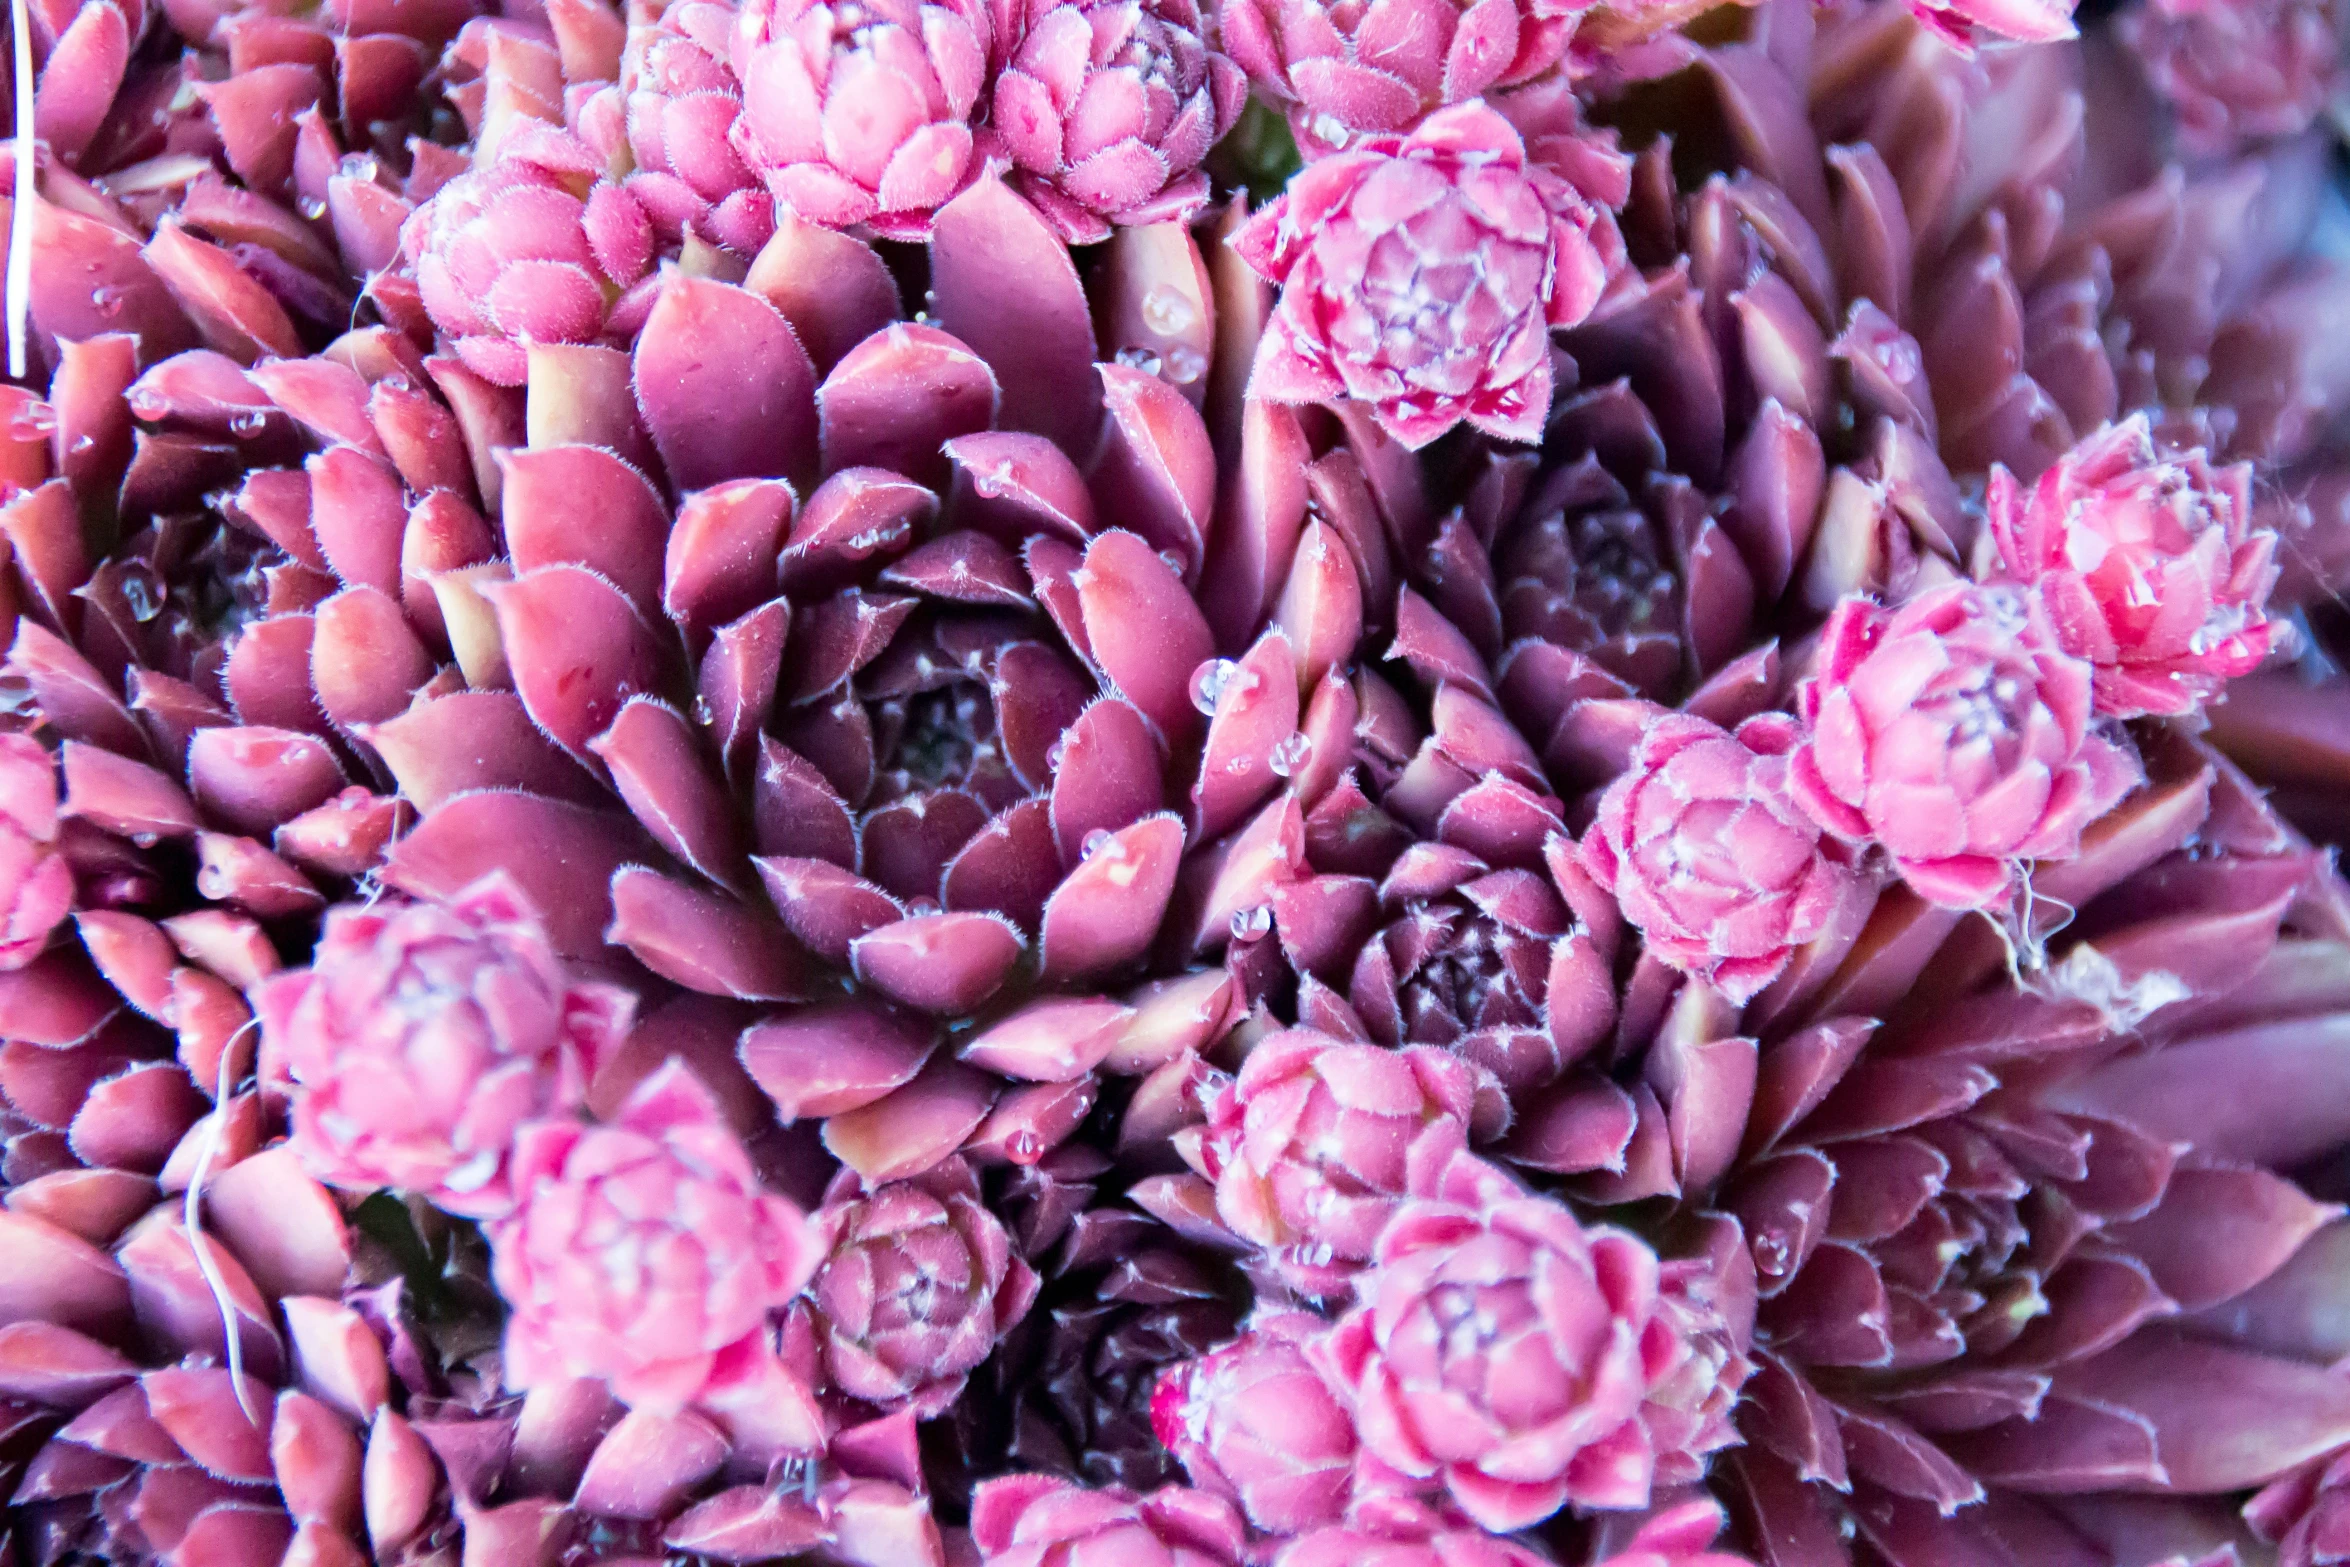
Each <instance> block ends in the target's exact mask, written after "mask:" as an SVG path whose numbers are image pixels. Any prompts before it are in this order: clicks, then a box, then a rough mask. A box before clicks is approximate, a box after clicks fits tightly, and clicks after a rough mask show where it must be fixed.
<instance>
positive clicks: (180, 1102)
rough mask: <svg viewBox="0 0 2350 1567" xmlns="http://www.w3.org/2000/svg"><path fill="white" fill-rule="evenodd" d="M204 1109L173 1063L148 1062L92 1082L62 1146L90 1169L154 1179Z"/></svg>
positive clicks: (184, 1076)
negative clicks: (131, 1171)
mask: <svg viewBox="0 0 2350 1567" xmlns="http://www.w3.org/2000/svg"><path fill="white" fill-rule="evenodd" d="M203 1109H204V1096H203V1095H202V1094H199V1093H197V1092H196V1085H195V1084H194V1083H191V1082H190V1081H188V1074H187V1073H186V1072H184V1071H182V1070H181V1069H180V1067H179V1066H178V1064H177V1063H175V1062H167V1061H157V1062H148V1063H145V1064H143V1065H137V1066H133V1067H131V1068H130V1069H129V1070H128V1071H125V1072H122V1073H119V1074H117V1075H116V1076H113V1077H110V1078H107V1079H106V1080H104V1081H103V1082H100V1083H96V1084H93V1085H92V1086H91V1088H90V1090H89V1092H88V1093H87V1094H86V1095H85V1096H84V1097H83V1099H82V1103H81V1107H80V1108H79V1109H78V1110H77V1111H76V1112H75V1113H74V1118H73V1124H72V1126H71V1127H69V1128H68V1129H67V1131H66V1144H67V1146H68V1147H70V1148H72V1149H73V1151H74V1154H75V1156H76V1157H77V1158H79V1159H81V1160H82V1161H83V1162H84V1163H86V1164H89V1165H91V1166H94V1167H97V1168H101V1169H103V1168H115V1169H124V1170H133V1171H136V1172H138V1173H139V1174H142V1175H153V1174H155V1173H156V1172H158V1171H160V1170H161V1169H162V1168H163V1161H164V1159H165V1158H166V1157H167V1156H169V1154H170V1153H171V1150H172V1146H173V1145H174V1144H175V1143H177V1142H178V1141H179V1140H180V1138H181V1137H182V1136H183V1135H184V1134H185V1133H186V1132H187V1129H188V1128H189V1127H191V1126H193V1125H195V1124H196V1120H197V1118H198V1116H200V1115H201V1114H202V1113H203Z"/></svg>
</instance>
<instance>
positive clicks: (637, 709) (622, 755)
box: [588, 696, 749, 892]
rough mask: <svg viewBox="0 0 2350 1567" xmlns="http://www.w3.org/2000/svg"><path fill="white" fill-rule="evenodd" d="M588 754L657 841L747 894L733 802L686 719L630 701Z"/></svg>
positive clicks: (658, 705)
mask: <svg viewBox="0 0 2350 1567" xmlns="http://www.w3.org/2000/svg"><path fill="white" fill-rule="evenodd" d="M588 749H589V750H590V751H592V752H594V753H595V754H596V755H597V756H598V757H600V758H602V759H603V762H604V765H605V767H606V768H608V769H610V771H611V774H612V787H613V788H615V789H617V790H618V791H619V792H620V797H621V799H623V800H625V801H627V802H628V808H629V810H630V811H631V812H632V813H633V814H634V815H635V817H636V819H637V820H638V821H639V822H641V823H643V824H644V827H645V830H646V831H647V832H650V833H651V834H652V835H653V838H654V841H656V842H657V843H659V844H660V845H661V847H662V848H664V849H667V850H668V851H669V852H670V853H671V854H674V855H675V856H677V858H678V860H679V861H680V862H681V863H683V864H684V865H685V866H686V867H687V868H688V869H690V870H693V871H696V872H698V873H700V874H701V875H702V876H704V877H707V878H708V879H709V880H711V881H714V882H716V883H717V884H718V885H720V886H722V887H726V888H728V889H730V890H733V891H736V892H743V891H747V890H748V888H749V879H748V878H747V877H746V876H745V875H744V874H743V864H742V861H743V856H744V853H745V845H744V844H743V843H742V842H741V841H740V833H739V830H738V825H737V818H736V816H735V811H734V802H733V801H731V800H730V799H728V798H727V793H726V785H725V782H724V781H723V780H722V779H721V778H719V776H718V775H717V773H716V771H715V770H714V769H713V768H712V766H711V763H710V759H709V758H708V757H707V756H706V755H705V754H704V753H703V750H702V746H701V741H700V736H699V734H698V733H697V732H696V730H695V729H694V726H693V725H692V724H691V723H689V722H687V720H686V718H685V716H684V715H683V714H681V713H679V712H678V711H677V710H676V709H675V708H672V707H670V706H669V705H667V704H666V703H663V702H658V701H655V700H654V699H653V698H651V697H645V696H639V697H631V698H629V700H628V701H627V702H626V703H624V704H623V705H622V707H621V709H620V712H619V714H618V716H616V717H615V718H614V719H613V720H612V727H611V728H609V729H607V730H605V731H604V732H603V733H602V734H600V735H597V736H596V737H595V738H594V739H593V740H590V741H589V742H588Z"/></svg>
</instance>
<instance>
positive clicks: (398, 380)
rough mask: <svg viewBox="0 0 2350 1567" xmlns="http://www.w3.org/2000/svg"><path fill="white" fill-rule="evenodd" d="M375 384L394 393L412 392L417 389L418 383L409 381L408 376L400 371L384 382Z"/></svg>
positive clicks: (388, 376) (389, 376) (385, 378)
mask: <svg viewBox="0 0 2350 1567" xmlns="http://www.w3.org/2000/svg"><path fill="white" fill-rule="evenodd" d="M375 384H376V385H378V386H381V387H386V388H388V389H390V390H391V391H394V392H411V391H414V390H415V389H416V383H414V382H413V381H411V380H409V379H408V377H407V375H406V374H405V373H404V372H402V371H399V370H394V371H393V372H392V373H391V374H390V375H387V376H385V377H384V378H383V379H382V380H380V381H378V382H376V383H375Z"/></svg>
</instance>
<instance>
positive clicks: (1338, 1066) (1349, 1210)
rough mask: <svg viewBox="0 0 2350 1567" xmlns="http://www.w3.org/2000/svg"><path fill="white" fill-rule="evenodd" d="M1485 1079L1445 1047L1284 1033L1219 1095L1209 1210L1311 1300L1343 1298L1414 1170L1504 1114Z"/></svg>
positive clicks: (1204, 1143)
mask: <svg viewBox="0 0 2350 1567" xmlns="http://www.w3.org/2000/svg"><path fill="white" fill-rule="evenodd" d="M1507 1113H1508V1112H1507V1109H1506V1107H1505V1105H1504V1103H1503V1101H1502V1098H1501V1093H1500V1088H1499V1085H1498V1084H1496V1083H1495V1081H1494V1080H1493V1078H1492V1075H1491V1074H1490V1073H1487V1072H1485V1071H1483V1070H1481V1069H1480V1068H1478V1067H1476V1066H1473V1065H1471V1064H1470V1063H1469V1062H1468V1061H1466V1060H1464V1059H1462V1058H1461V1057H1459V1056H1457V1055H1454V1054H1453V1053H1452V1052H1450V1051H1447V1050H1442V1049H1438V1048H1436V1047H1434V1046H1429V1045H1412V1046H1407V1047H1405V1048H1404V1049H1401V1050H1387V1049H1382V1048H1380V1047H1379V1046H1376V1045H1367V1044H1351V1043H1346V1042H1343V1041H1340V1040H1335V1039H1331V1038H1329V1037H1328V1036H1326V1035H1322V1034H1317V1033H1315V1032H1314V1031H1312V1030H1310V1029H1293V1030H1290V1031H1288V1032H1286V1033H1283V1034H1279V1035H1276V1036H1275V1037H1273V1038H1271V1039H1268V1040H1265V1041H1263V1042H1262V1043H1261V1044H1259V1045H1258V1046H1257V1047H1256V1049H1254V1050H1253V1051H1251V1052H1250V1054H1249V1058H1248V1060H1247V1061H1246V1062H1245V1063H1244V1064H1243V1065H1242V1067H1241V1069H1240V1074H1239V1076H1238V1077H1237V1078H1235V1079H1234V1080H1233V1082H1232V1085H1231V1086H1230V1087H1229V1088H1228V1089H1226V1090H1225V1091H1224V1092H1223V1094H1222V1095H1221V1096H1220V1097H1219V1098H1218V1099H1217V1100H1216V1102H1215V1104H1214V1106H1213V1107H1212V1108H1211V1111H1210V1115H1209V1121H1208V1125H1207V1127H1206V1129H1205V1132H1204V1135H1203V1137H1202V1140H1201V1154H1202V1158H1203V1159H1204V1161H1205V1162H1206V1163H1207V1165H1208V1166H1209V1173H1210V1174H1211V1175H1212V1177H1213V1179H1214V1180H1215V1183H1216V1212H1217V1214H1218V1215H1219V1216H1220V1217H1221V1218H1222V1219H1223V1221H1224V1222H1225V1223H1226V1224H1227V1225H1229V1226H1231V1228H1232V1231H1233V1233H1234V1234H1236V1235H1238V1236H1240V1237H1241V1238H1242V1239H1244V1240H1246V1241H1249V1242H1250V1243H1251V1244H1253V1245H1256V1246H1260V1247H1263V1248H1264V1249H1265V1250H1266V1252H1267V1253H1268V1256H1269V1260H1270V1262H1271V1265H1272V1266H1273V1268H1274V1269H1275V1271H1276V1272H1278V1273H1279V1274H1280V1275H1281V1276H1282V1277H1283V1278H1284V1279H1286V1280H1288V1281H1289V1282H1290V1284H1291V1285H1292V1286H1293V1287H1295V1288H1298V1289H1301V1290H1304V1291H1306V1292H1308V1293H1310V1294H1316V1295H1332V1294H1340V1293H1343V1292H1344V1290H1345V1288H1346V1280H1347V1278H1348V1277H1349V1276H1350V1275H1351V1274H1352V1273H1354V1272H1355V1270H1357V1269H1359V1268H1360V1267H1361V1266H1362V1265H1363V1263H1364V1262H1366V1261H1368V1260H1369V1258H1370V1256H1371V1254H1372V1250H1373V1248H1374V1246H1375V1245H1376V1243H1377V1242H1378V1239H1379V1232H1380V1231H1381V1230H1382V1229H1383V1228H1385V1227H1386V1224H1387V1221H1388V1219H1389V1218H1390V1217H1391V1216H1392V1215H1393V1214H1394V1212H1395V1210H1396V1207H1397V1205H1398V1204H1399V1203H1400V1202H1401V1201H1402V1199H1403V1198H1404V1196H1405V1194H1406V1193H1408V1192H1411V1191H1412V1190H1414V1188H1415V1185H1417V1184H1423V1183H1416V1182H1415V1180H1414V1175H1415V1174H1416V1173H1419V1174H1424V1175H1427V1176H1430V1177H1432V1176H1433V1174H1434V1173H1435V1172H1436V1171H1437V1170H1438V1169H1439V1168H1440V1167H1441V1165H1442V1164H1443V1163H1444V1161H1445V1160H1446V1159H1447V1158H1448V1157H1449V1156H1450V1155H1451V1154H1452V1153H1453V1152H1455V1151H1456V1150H1458V1149H1460V1148H1461V1147H1463V1146H1464V1145H1465V1144H1466V1143H1467V1141H1468V1138H1469V1135H1470V1132H1471V1130H1472V1129H1475V1130H1479V1131H1492V1130H1496V1129H1498V1127H1499V1126H1500V1124H1501V1122H1502V1121H1503V1120H1504V1119H1506V1116H1507Z"/></svg>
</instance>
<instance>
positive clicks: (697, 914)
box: [604, 865, 809, 1001]
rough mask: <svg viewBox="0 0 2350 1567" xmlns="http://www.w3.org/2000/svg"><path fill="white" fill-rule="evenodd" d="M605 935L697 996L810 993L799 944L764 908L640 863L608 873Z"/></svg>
mask: <svg viewBox="0 0 2350 1567" xmlns="http://www.w3.org/2000/svg"><path fill="white" fill-rule="evenodd" d="M604 939H605V940H606V941H609V942H611V943H612V944H613V945H614V946H619V947H626V948H627V949H628V950H629V951H631V952H633V953H635V954H636V956H637V958H638V960H639V961H640V962H642V963H643V964H644V965H645V967H647V968H649V969H651V970H652V971H653V972H654V973H656V974H659V975H660V976H661V977H662V978H664V979H668V980H673V981H675V982H676V983H677V984H680V985H683V986H684V987H685V988H686V989H688V990H695V991H700V992H701V993H702V994H704V995H710V996H729V997H733V998H735V999H738V1000H743V1001H798V1000H801V999H804V998H805V997H806V996H807V994H808V992H809V975H808V973H807V965H806V963H805V962H803V961H802V960H801V958H800V955H799V949H798V946H797V945H796V944H795V943H794V942H793V941H792V940H791V938H790V937H789V936H787V935H785V934H784V931H783V927H782V926H780V925H778V924H776V923H775V922H774V921H773V920H772V919H770V918H768V917H767V916H766V914H765V913H764V911H753V910H750V909H746V908H744V907H743V906H742V905H740V904H738V903H736V902H735V901H734V900H733V899H731V898H728V897H726V896H724V895H722V894H719V893H713V892H708V891H705V890H703V889H701V888H698V887H689V886H685V885H682V884H681V883H678V882H675V881H672V880H670V879H669V878H668V877H666V876H663V875H662V874H660V872H658V871H654V870H650V869H648V868H646V867H645V866H642V865H626V866H623V867H621V869H620V870H619V871H618V872H617V873H615V874H614V876H613V878H612V924H611V927H610V928H609V929H608V930H606V931H605V932H604Z"/></svg>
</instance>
